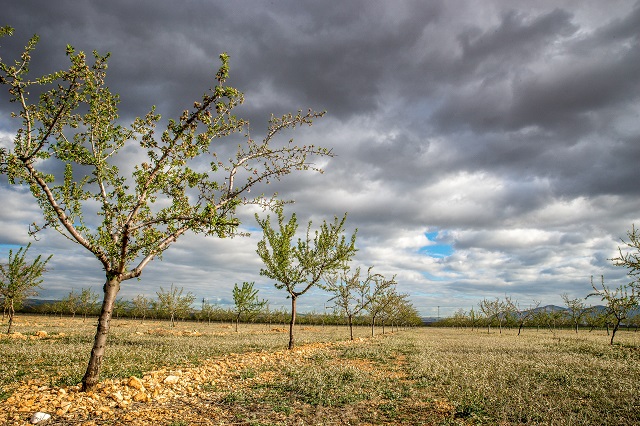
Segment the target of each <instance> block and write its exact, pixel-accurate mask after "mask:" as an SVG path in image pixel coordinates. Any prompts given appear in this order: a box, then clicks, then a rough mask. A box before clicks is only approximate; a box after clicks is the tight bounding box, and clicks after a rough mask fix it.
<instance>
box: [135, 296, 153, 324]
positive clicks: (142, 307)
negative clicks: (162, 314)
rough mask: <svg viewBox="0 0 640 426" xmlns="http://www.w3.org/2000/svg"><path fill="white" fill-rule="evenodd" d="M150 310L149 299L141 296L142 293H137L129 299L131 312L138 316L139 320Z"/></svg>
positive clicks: (145, 316)
mask: <svg viewBox="0 0 640 426" xmlns="http://www.w3.org/2000/svg"><path fill="white" fill-rule="evenodd" d="M150 310H151V300H150V299H149V298H148V297H146V296H143V295H142V294H139V295H137V296H136V297H134V298H133V300H132V301H131V314H132V315H133V316H134V317H135V318H138V317H139V318H140V320H141V321H144V320H145V319H146V318H147V315H148V314H149V311H150Z"/></svg>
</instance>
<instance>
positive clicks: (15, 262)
mask: <svg viewBox="0 0 640 426" xmlns="http://www.w3.org/2000/svg"><path fill="white" fill-rule="evenodd" d="M30 247H31V244H30V243H29V244H27V247H26V248H25V247H20V248H19V249H18V251H17V252H16V253H15V255H14V254H13V250H9V260H8V261H7V263H0V296H2V299H3V310H6V311H7V313H8V315H9V328H8V329H7V334H11V329H12V328H13V319H14V316H15V313H16V311H15V310H16V309H20V306H22V303H23V302H24V300H25V299H26V298H27V297H29V296H35V295H36V294H38V292H37V291H36V288H39V287H40V284H42V278H41V277H42V274H44V273H45V272H46V271H47V268H46V266H47V262H49V260H50V259H51V256H49V257H47V258H46V259H44V260H43V259H42V255H39V256H37V257H36V258H35V260H34V261H33V262H31V263H29V262H27V261H26V260H25V257H26V256H27V251H29V248H30Z"/></svg>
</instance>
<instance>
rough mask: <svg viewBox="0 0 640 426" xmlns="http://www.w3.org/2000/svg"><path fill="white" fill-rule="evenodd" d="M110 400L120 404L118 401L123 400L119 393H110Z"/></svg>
mask: <svg viewBox="0 0 640 426" xmlns="http://www.w3.org/2000/svg"><path fill="white" fill-rule="evenodd" d="M111 398H112V399H113V400H114V401H116V402H120V401H122V400H123V397H122V394H121V393H120V391H118V392H114V393H112V394H111Z"/></svg>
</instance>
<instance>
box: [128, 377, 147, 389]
mask: <svg viewBox="0 0 640 426" xmlns="http://www.w3.org/2000/svg"><path fill="white" fill-rule="evenodd" d="M127 386H129V387H131V388H134V389H138V390H144V385H143V384H142V381H141V380H140V379H138V378H137V377H135V376H131V377H129V381H128V382H127Z"/></svg>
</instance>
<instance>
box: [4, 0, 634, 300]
mask: <svg viewBox="0 0 640 426" xmlns="http://www.w3.org/2000/svg"><path fill="white" fill-rule="evenodd" d="M0 24H2V25H6V24H9V25H12V26H14V27H16V35H15V36H14V37H11V38H5V39H3V40H0V49H1V50H0V52H1V53H0V55H1V56H2V58H3V59H5V60H6V59H9V58H13V57H16V55H19V52H20V49H21V46H23V45H24V43H25V42H26V40H27V39H28V37H29V36H31V35H32V34H33V33H38V34H40V35H41V42H40V44H39V46H38V48H37V50H36V52H35V53H34V55H33V58H34V63H33V67H32V68H33V71H34V73H39V72H40V73H41V72H51V71H54V70H57V69H59V68H64V67H65V66H66V64H67V59H66V58H65V57H64V50H65V46H66V44H67V43H68V44H71V45H73V46H75V47H76V48H77V49H78V50H84V51H86V52H91V51H92V50H94V49H96V50H98V51H99V52H100V53H106V52H112V57H111V59H110V62H109V74H108V83H109V86H110V88H111V89H112V91H113V92H116V93H119V94H120V95H121V99H122V103H121V105H120V108H121V110H120V112H121V117H122V118H123V121H125V122H127V121H130V120H131V119H132V118H133V117H135V116H139V115H142V114H144V113H146V112H147V111H148V109H149V108H150V107H151V105H157V106H158V110H159V112H161V113H162V114H163V116H164V117H166V118H169V117H175V116H177V115H179V114H180V112H181V111H182V110H183V109H185V108H188V107H190V106H191V105H192V103H193V101H195V100H198V99H199V98H200V96H201V95H202V94H203V93H204V92H205V91H206V90H207V89H208V88H210V87H211V86H212V85H213V84H214V79H213V77H214V75H215V72H216V71H217V67H218V65H219V60H218V55H219V54H220V53H221V52H225V51H226V52H228V53H229V54H230V56H231V76H230V79H229V83H230V84H231V85H233V86H235V87H237V88H238V89H240V90H241V91H243V92H244V93H245V95H246V103H245V105H243V106H242V107H241V108H239V110H238V115H240V116H243V117H246V118H249V119H250V120H251V122H252V126H251V134H252V136H253V137H255V138H260V137H261V134H263V133H264V129H265V124H266V122H267V120H268V118H269V116H270V114H271V113H273V114H275V115H281V114H283V113H286V112H295V111H296V110H298V109H303V110H304V109H306V108H313V109H316V110H327V111H328V114H327V116H326V117H325V118H323V119H320V120H318V121H317V122H316V123H315V124H314V126H313V127H312V128H302V129H298V130H296V131H295V132H291V133H287V134H286V135H284V136H285V137H284V138H283V139H285V140H286V139H287V138H289V137H294V138H295V140H296V141H297V142H299V143H301V144H310V143H314V144H319V145H322V146H327V147H331V148H332V149H333V152H334V153H335V154H336V157H335V158H333V159H331V160H330V161H324V160H322V159H316V160H317V161H318V162H319V163H320V164H319V165H321V166H322V167H323V168H324V169H325V170H326V173H325V174H324V175H318V174H298V175H295V176H293V175H292V176H288V177H286V178H285V179H283V180H282V181H281V182H278V183H277V184H274V185H273V189H272V187H265V188H256V189H260V190H261V189H264V190H265V191H267V192H268V191H270V190H275V191H277V192H278V193H279V194H280V195H281V196H282V198H284V199H292V200H295V201H296V203H295V204H294V205H292V206H289V207H288V210H287V211H288V212H293V211H295V212H296V213H297V214H298V216H299V221H300V223H301V226H303V225H304V224H306V221H307V220H309V219H313V220H314V223H316V224H317V223H319V222H321V220H322V219H325V218H327V219H331V218H332V217H333V216H334V215H339V216H340V215H342V214H343V213H344V212H347V211H348V212H349V218H348V227H349V230H350V231H352V230H353V229H354V228H356V227H357V228H358V229H359V233H358V238H359V241H360V244H361V247H360V248H361V250H360V252H359V255H358V256H359V257H358V262H360V263H361V264H363V265H364V266H369V265H371V264H375V265H376V268H377V269H379V271H380V272H383V273H386V274H396V273H397V274H398V277H399V281H400V282H401V284H402V285H403V286H404V287H403V288H404V289H405V290H406V291H409V292H414V293H415V294H416V295H419V296H417V297H418V299H417V300H420V301H422V302H423V303H425V304H426V303H430V304H432V305H434V306H435V305H442V306H444V305H450V306H455V304H456V301H457V300H460V301H463V302H464V303H465V306H467V304H468V303H469V298H473V297H477V298H483V297H490V296H492V295H496V296H500V297H502V296H504V294H505V292H513V293H514V294H516V295H517V294H521V295H526V297H532V295H535V296H536V297H538V298H540V299H544V300H547V301H548V302H549V303H551V302H553V301H556V300H557V299H559V294H560V293H561V291H560V290H559V289H563V288H564V289H567V291H568V292H569V293H572V294H573V293H575V294H573V295H574V296H575V297H578V296H583V295H584V294H586V293H587V292H588V291H589V288H590V286H589V283H588V280H585V276H588V275H590V273H591V272H593V273H595V274H599V273H606V274H607V275H608V276H610V277H612V279H615V280H620V279H623V278H624V274H623V273H622V272H621V271H617V270H616V269H614V268H612V266H611V264H610V262H609V261H608V260H607V259H609V258H610V257H611V256H613V255H615V248H616V246H617V244H618V243H619V238H620V237H622V236H624V233H625V230H626V229H628V228H629V227H630V224H631V223H632V222H634V221H640V215H639V213H638V211H639V210H638V207H639V204H638V203H639V201H638V196H639V195H640V189H639V187H638V185H637V177H638V171H637V170H638V166H637V165H638V162H639V161H640V124H639V123H640V106H638V105H640V102H639V100H640V80H639V79H638V78H637V76H638V75H640V32H639V31H638V29H637V28H639V27H640V2H637V3H635V4H633V3H629V2H624V1H612V2H611V3H605V2H599V1H587V2H579V3H578V2H572V1H560V2H557V1H547V0H539V1H532V2H526V3H523V2H520V3H514V2H511V1H501V0H493V1H487V2H482V3H477V4H475V3H468V2H461V1H457V0H451V1H428V2H425V1H394V2H388V1H382V0H380V1H365V0H358V1H348V2H344V1H323V2H313V1H293V0H290V1H278V2H262V1H249V0H237V1H234V2H222V1H204V0H200V1H189V2H181V3H175V2H169V1H153V2H152V1H138V2H129V1H124V0H116V1H110V2H98V1H88V2H72V1H56V2H40V1H29V0H27V1H21V2H12V3H11V5H10V6H7V7H5V8H4V9H3V17H2V22H1V23H0ZM6 99H7V95H6V93H2V94H0V101H1V103H0V111H1V114H2V116H1V117H0V143H2V144H3V145H2V146H8V143H9V141H10V139H11V134H12V133H13V132H14V130H15V126H16V125H17V124H16V122H15V120H10V119H9V118H8V111H9V107H8V106H7V103H6V102H5V101H6ZM10 106H13V105H10ZM240 140H241V136H238V137H235V138H232V139H230V140H229V141H217V142H216V143H218V144H219V146H220V147H221V149H222V150H223V151H224V152H225V154H224V155H227V154H228V153H227V152H226V151H228V147H234V146H235V145H236V144H237V143H238V142H239V141H240ZM124 157H125V158H123V159H121V164H122V165H123V166H124V167H125V168H127V170H129V169H130V168H131V167H132V164H135V161H136V155H135V150H128V151H127V155H126V156H124ZM0 190H1V192H0V194H1V196H2V198H3V204H4V205H5V206H12V208H11V211H9V209H4V210H3V211H1V212H0V219H1V220H2V225H3V226H2V232H1V234H2V241H0V244H9V243H11V244H21V243H23V242H24V241H27V239H26V235H25V234H26V233H23V234H21V235H19V236H16V233H19V232H20V231H19V230H20V229H24V223H23V222H24V221H25V220H26V219H22V222H21V219H20V217H24V218H26V217H29V221H33V220H35V219H37V206H36V205H35V204H33V203H27V201H26V200H25V194H24V193H22V192H16V191H15V188H11V187H7V186H6V185H5V181H3V183H2V187H1V188H0ZM252 192H253V191H252ZM20 206H22V208H23V210H24V211H23V212H21V214H18V213H17V212H16V210H19V207H20ZM254 213H255V211H254V210H251V209H246V210H243V211H241V212H240V217H241V219H242V221H243V224H244V226H246V227H247V229H249V230H251V228H255V219H254V218H253V214H254ZM259 213H260V214H263V213H262V212H259ZM438 231H441V235H446V243H444V242H443V243H442V244H448V245H451V246H452V247H453V248H452V254H451V255H448V256H445V257H443V258H439V259H435V258H432V257H429V256H426V255H425V254H424V253H425V252H424V250H423V248H424V247H425V246H428V245H429V244H432V242H430V241H429V240H428V239H427V238H426V236H425V233H427V232H431V233H433V232H438ZM257 238H259V233H258V234H257V235H254V236H252V237H251V238H248V239H244V240H243V239H235V240H234V241H230V242H229V241H225V242H223V243H221V242H219V241H213V240H212V239H203V238H199V237H191V236H190V237H187V238H185V241H186V242H185V243H184V244H182V243H179V245H177V246H176V247H175V250H174V251H172V249H170V250H169V251H168V252H167V253H166V255H165V257H164V261H163V262H156V263H154V264H153V265H152V266H151V267H149V269H148V270H147V271H145V273H144V274H143V277H145V278H143V281H142V282H141V283H140V285H139V286H138V285H135V286H130V287H127V288H126V289H125V290H123V291H125V292H126V295H129V296H131V295H135V294H136V293H135V292H136V291H139V290H140V291H142V290H144V292H145V293H146V294H149V295H154V294H155V287H154V285H156V284H157V283H158V282H160V281H163V280H164V281H165V282H162V283H161V284H162V285H164V286H165V287H167V286H168V285H170V284H171V282H172V281H173V282H175V283H180V282H182V283H184V285H185V286H189V289H193V291H194V293H198V294H197V295H198V296H200V295H202V297H205V296H206V297H212V298H213V297H222V296H224V294H223V293H225V292H227V293H229V292H230V289H231V288H232V287H233V283H234V282H237V281H239V280H240V281H242V280H246V281H254V280H255V281H256V282H257V284H258V285H260V286H262V287H261V288H265V293H266V294H265V295H264V297H266V298H274V300H275V298H278V297H279V296H280V295H279V294H278V292H276V291H275V290H273V289H272V290H270V291H269V290H268V289H269V288H272V287H271V286H272V283H269V282H265V281H263V280H261V277H260V276H259V275H258V274H257V272H258V271H259V266H260V265H259V262H258V261H257V259H256V258H255V244H256V242H257ZM47 241H49V242H48V243H47V244H50V245H47V246H46V247H51V248H52V250H56V251H58V252H60V253H64V256H67V257H69V258H70V259H72V260H73V262H71V263H70V265H73V267H71V266H70V267H69V268H65V267H64V265H63V262H61V263H60V264H58V266H56V269H57V270H58V272H59V274H58V275H57V278H55V280H56V281H55V285H54V286H53V287H55V288H62V287H63V286H64V285H65V284H64V283H65V280H67V279H70V277H72V276H74V274H78V273H80V272H79V269H78V268H80V267H81V265H82V261H81V259H82V258H83V257H82V256H83V255H82V254H81V253H80V252H79V251H74V250H75V248H73V249H69V250H70V251H61V250H62V248H63V247H64V246H63V244H62V243H60V242H59V241H58V240H57V239H55V238H49V239H48V240H47ZM46 247H42V249H43V252H46V250H44V249H45V248H46ZM72 247H73V246H72ZM202 265H206V266H202ZM67 269H68V270H67ZM586 271H588V272H586ZM95 272H96V271H92V272H87V273H86V274H89V273H95ZM213 276H215V279H212V280H209V281H207V279H208V278H209V277H213ZM428 277H432V278H428ZM433 277H435V278H433ZM52 279H54V278H52ZM146 280H148V281H146ZM98 281H99V280H98ZM221 295H222V296H221ZM425 295H427V296H425ZM434 295H437V296H434ZM225 297H226V298H228V294H227V295H226V296H225ZM438 298H440V299H438ZM443 298H446V299H447V300H448V302H446V303H445V302H444V301H443V300H441V299H443ZM278 300H279V299H278ZM323 302H324V300H322V296H321V295H314V296H313V297H312V300H310V301H309V303H310V306H311V305H312V304H313V303H316V305H317V306H321V305H322V303H323ZM305 303H306V302H305ZM461 303H462V302H461ZM556 303H559V302H557V301H556ZM458 306H459V305H458ZM419 308H420V309H421V310H422V311H424V312H427V311H429V310H430V309H431V307H430V306H426V305H425V306H420V307H419Z"/></svg>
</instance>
